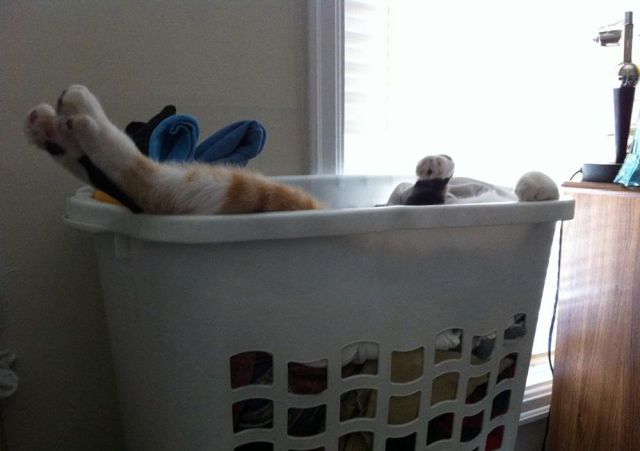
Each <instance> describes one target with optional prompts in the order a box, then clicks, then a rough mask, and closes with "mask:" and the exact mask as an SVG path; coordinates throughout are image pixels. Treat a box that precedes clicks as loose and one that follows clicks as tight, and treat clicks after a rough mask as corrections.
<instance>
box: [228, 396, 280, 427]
mask: <svg viewBox="0 0 640 451" xmlns="http://www.w3.org/2000/svg"><path fill="white" fill-rule="evenodd" d="M271 428H273V401H272V400H270V399H261V398H255V399H245V400H243V401H238V402H236V403H234V404H233V432H240V431H244V430H246V429H271Z"/></svg>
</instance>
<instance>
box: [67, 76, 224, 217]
mask: <svg viewBox="0 0 640 451" xmlns="http://www.w3.org/2000/svg"><path fill="white" fill-rule="evenodd" d="M58 110H59V112H58V114H59V116H60V124H63V125H64V128H65V133H67V134H68V135H70V136H72V137H73V139H75V140H76V141H77V142H78V144H79V146H80V147H81V148H82V150H83V151H84V153H85V154H86V155H87V157H88V158H89V159H90V161H91V163H92V164H93V165H94V166H95V167H96V168H98V169H99V170H101V171H102V172H103V173H104V175H106V178H107V179H108V180H106V181H105V180H104V179H102V178H100V181H101V183H103V184H104V183H106V186H109V187H110V189H112V190H113V189H114V185H115V189H116V192H117V193H118V196H114V197H116V198H118V200H120V201H121V202H123V203H125V205H127V206H129V208H130V209H132V210H133V211H137V210H136V208H139V209H141V210H142V211H144V212H145V213H174V214H178V213H193V212H194V211H195V209H194V208H193V206H192V205H191V202H185V201H184V200H185V199H193V198H196V197H197V195H198V193H199V191H202V189H201V188H200V187H199V184H198V183H192V184H185V177H187V174H186V171H185V168H184V167H183V166H180V165H170V164H159V163H157V162H155V161H153V160H151V159H149V158H148V157H146V156H145V155H143V154H142V153H141V152H140V151H139V150H138V148H137V147H136V145H135V143H134V142H133V141H132V140H131V138H129V136H127V135H126V134H125V133H124V132H123V131H121V130H120V129H118V128H117V127H116V126H115V125H114V124H112V123H111V121H109V119H108V118H107V116H106V114H105V113H104V111H103V109H102V107H101V106H100V103H99V102H98V99H96V97H95V96H94V95H93V94H92V93H91V92H89V90H88V89H87V88H85V87H84V86H79V85H74V86H72V87H70V88H69V89H67V90H66V91H65V92H64V93H63V95H62V96H61V98H60V101H59V108H58ZM94 185H95V184H94ZM206 185H207V187H208V188H210V189H212V190H213V191H219V189H218V188H217V186H218V185H216V183H215V181H214V180H210V181H209V183H208V184H206ZM129 199H130V200H131V201H133V204H131V205H130V204H128V203H126V202H128V201H129Z"/></svg>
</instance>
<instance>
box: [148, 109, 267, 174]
mask: <svg viewBox="0 0 640 451" xmlns="http://www.w3.org/2000/svg"><path fill="white" fill-rule="evenodd" d="M199 137H200V126H199V125H198V121H197V120H196V119H195V118H194V117H192V116H189V115H186V114H179V115H175V116H170V117H168V118H166V119H164V120H162V121H161V122H160V123H159V124H158V126H157V127H156V128H155V129H154V130H153V132H152V133H151V136H150V138H149V157H151V158H153V159H154V160H156V161H179V162H190V161H199V162H207V163H216V164H234V165H237V166H245V165H246V164H247V162H248V161H249V160H250V159H251V158H253V157H255V156H256V155H258V154H259V153H260V151H261V150H262V148H263V147H264V144H265V142H266V139H267V132H266V130H265V129H264V127H263V126H262V125H261V124H260V123H259V122H257V121H241V122H235V123H233V124H231V125H228V126H226V127H225V128H223V129H222V130H219V131H218V132H216V133H214V134H213V135H211V136H210V137H209V138H207V139H205V140H204V141H203V142H202V143H200V144H199V145H196V144H197V142H198V138H199Z"/></svg>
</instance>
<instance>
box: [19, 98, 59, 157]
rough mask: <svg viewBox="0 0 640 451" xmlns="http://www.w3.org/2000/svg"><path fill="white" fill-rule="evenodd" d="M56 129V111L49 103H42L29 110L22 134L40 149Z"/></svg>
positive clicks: (51, 137)
mask: <svg viewBox="0 0 640 451" xmlns="http://www.w3.org/2000/svg"><path fill="white" fill-rule="evenodd" d="M55 129H56V112H55V111H54V109H53V107H52V106H51V105H48V104H46V103H42V104H40V105H38V106H37V107H35V108H34V109H33V110H31V111H30V112H29V114H28V115H27V117H26V118H25V121H24V134H25V136H26V137H27V139H28V140H29V142H30V143H31V144H33V145H35V146H36V147H39V148H41V149H44V148H45V143H46V142H47V141H48V140H51V139H53V137H54V135H55Z"/></svg>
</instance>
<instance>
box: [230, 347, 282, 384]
mask: <svg viewBox="0 0 640 451" xmlns="http://www.w3.org/2000/svg"><path fill="white" fill-rule="evenodd" d="M229 372H230V378H231V388H240V387H244V386H247V385H272V384H273V356H272V355H271V354H269V353H268V352H263V351H249V352H242V353H240V354H236V355H233V356H231V358H230V359H229Z"/></svg>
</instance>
